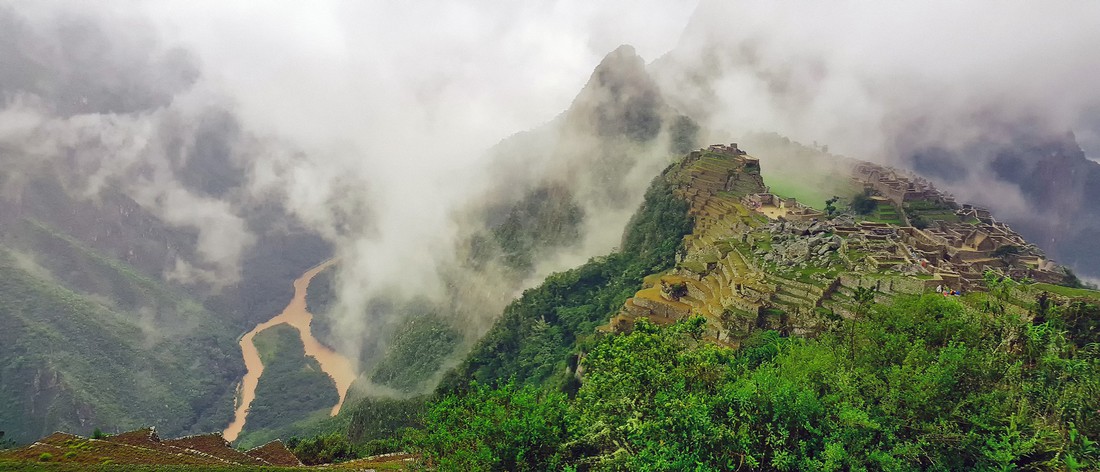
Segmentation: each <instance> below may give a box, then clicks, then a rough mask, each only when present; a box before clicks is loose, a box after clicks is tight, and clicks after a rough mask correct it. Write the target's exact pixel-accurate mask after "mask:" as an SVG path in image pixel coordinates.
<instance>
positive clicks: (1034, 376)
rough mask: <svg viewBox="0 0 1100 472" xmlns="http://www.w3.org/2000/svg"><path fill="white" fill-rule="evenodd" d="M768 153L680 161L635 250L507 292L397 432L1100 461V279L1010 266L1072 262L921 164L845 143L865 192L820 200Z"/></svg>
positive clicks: (746, 461)
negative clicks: (782, 182)
mask: <svg viewBox="0 0 1100 472" xmlns="http://www.w3.org/2000/svg"><path fill="white" fill-rule="evenodd" d="M765 160H767V157H766V156H761V159H759V160H758V159H756V158H754V157H752V156H750V155H747V154H744V153H743V152H742V151H740V150H739V148H738V147H736V146H725V145H716V146H710V147H708V148H706V149H701V150H698V151H693V152H692V153H690V154H689V155H688V156H685V157H684V158H683V159H682V160H681V161H680V162H678V163H675V164H673V165H671V166H670V167H669V168H667V169H666V170H665V171H664V172H663V173H662V174H661V176H659V177H658V178H657V179H656V180H654V182H653V184H652V186H651V187H650V190H649V191H648V192H647V194H646V199H645V202H644V203H643V205H642V207H641V208H640V209H639V211H638V212H637V213H636V214H635V216H634V218H633V219H632V220H631V224H630V225H629V226H628V228H627V230H626V233H625V235H624V238H623V243H622V250H621V251H618V252H614V253H611V254H609V255H607V256H603V257H598V258H594V259H592V260H590V261H589V262H588V263H586V264H584V265H582V266H580V267H577V268H575V269H572V270H569V271H565V272H561V273H557V274H553V275H551V276H550V277H549V278H547V279H546V280H545V281H544V282H543V284H542V285H540V286H538V287H536V288H533V289H530V290H527V291H525V292H524V293H523V295H522V296H521V297H520V298H518V299H517V300H515V301H513V302H512V303H511V304H510V305H509V306H508V307H507V308H506V309H505V310H504V314H503V315H502V317H501V318H500V320H499V321H498V322H497V323H496V324H495V325H494V327H493V329H491V330H490V331H489V332H488V333H487V334H486V336H485V337H484V338H483V339H482V340H481V341H480V342H479V343H478V344H477V345H476V346H475V348H474V350H473V352H472V353H471V354H470V355H469V356H468V357H467V358H466V360H465V361H464V362H463V363H462V364H461V365H460V366H459V368H458V369H457V370H455V371H454V372H452V373H451V374H449V376H448V377H447V378H446V379H445V381H444V382H443V384H442V385H441V387H440V389H439V391H438V396H436V397H435V398H431V399H427V400H417V401H420V402H423V401H427V403H428V405H427V406H426V413H425V414H424V417H423V418H424V419H423V423H422V424H420V425H417V426H416V427H417V428H418V430H419V431H417V432H414V433H409V434H406V435H403V436H401V435H398V437H399V438H402V439H399V444H401V445H400V446H398V447H401V448H404V449H405V450H408V449H413V450H417V451H420V452H421V453H422V454H423V455H424V460H425V461H426V463H428V464H432V465H434V466H437V467H441V468H493V467H498V468H502V469H506V470H524V469H530V470H539V469H545V468H558V467H563V466H566V465H568V466H572V467H577V468H580V469H588V470H604V469H626V470H632V469H638V468H655V469H661V470H680V469H682V468H684V467H694V468H703V469H707V470H723V469H729V468H736V467H738V464H740V465H741V466H742V467H748V468H751V469H761V470H782V469H785V468H787V467H793V468H799V469H810V468H829V467H841V468H844V467H887V465H886V464H890V465H889V466H888V467H899V468H905V467H913V468H923V467H927V466H929V465H930V464H932V463H935V464H941V465H942V466H943V467H945V468H946V469H949V470H964V469H974V468H983V467H988V466H992V465H995V464H1000V465H1002V466H1005V467H1010V468H1020V467H1035V468H1040V469H1052V470H1057V469H1063V468H1073V467H1083V468H1086V469H1087V468H1089V467H1090V465H1091V466H1095V464H1096V463H1097V462H1096V461H1098V460H1100V456H1098V455H1097V451H1096V449H1095V448H1094V447H1093V446H1092V442H1091V439H1088V440H1084V441H1082V440H1081V439H1080V438H1093V437H1096V436H1097V435H1098V434H1100V417H1098V416H1097V413H1096V412H1097V411H1098V410H1097V406H1100V404H1098V403H1097V398H1100V397H1097V396H1096V395H1095V393H1096V392H1097V390H1096V389H1097V388H1098V387H1100V363H1097V358H1096V355H1095V352H1094V350H1091V348H1089V347H1087V346H1090V345H1092V344H1091V343H1095V342H1096V341H1097V340H1100V337H1098V335H1100V331H1097V328H1098V327H1100V324H1098V323H1097V320H1098V319H1100V318H1098V316H1100V292H1097V291H1091V290H1080V289H1070V288H1067V287H1064V286H1059V285H1055V284H1051V283H1039V282H1026V283H1020V282H1016V281H1015V279H1012V278H1008V277H1004V275H1003V274H1010V275H1012V276H1013V277H1016V278H1017V279H1018V280H1026V279H1028V278H1032V279H1035V278H1044V279H1046V280H1049V281H1050V282H1056V283H1057V282H1067V281H1069V280H1068V278H1067V274H1066V273H1065V272H1063V271H1061V270H1060V269H1059V268H1058V267H1056V266H1053V265H1050V264H1049V263H1045V262H1044V260H1043V258H1042V252H1041V251H1040V250H1039V249H1038V248H1037V247H1035V246H1034V245H1031V244H1028V243H1027V242H1026V241H1023V240H1022V238H1020V236H1019V235H1018V234H1016V233H1015V232H1014V231H1012V230H1011V229H1010V228H1008V227H1007V226H1005V225H1004V224H1003V223H1000V222H998V221H997V220H995V219H993V218H992V216H991V215H990V214H989V213H988V212H986V211H984V210H981V209H978V208H975V207H973V206H970V205H966V204H958V203H956V202H954V201H953V200H951V199H950V197H949V196H948V195H946V194H943V193H942V192H939V191H937V190H935V188H934V187H932V186H931V185H929V184H928V182H927V181H924V180H920V179H919V178H917V177H915V176H911V175H906V174H905V173H904V172H902V171H899V170H896V169H889V168H885V167H882V166H878V165H874V164H871V163H866V162H858V161H845V162H844V163H843V164H845V165H842V166H840V167H841V168H844V169H846V172H847V174H846V175H834V176H833V178H834V179H844V178H847V179H850V181H852V182H853V183H854V184H857V185H858V187H859V188H866V189H867V193H866V194H864V193H861V194H859V195H864V196H866V197H868V200H867V201H869V202H871V203H872V204H873V206H872V207H871V208H870V209H868V210H866V211H863V210H860V206H861V204H860V203H859V201H860V200H859V199H857V198H850V199H845V201H834V202H832V203H830V206H833V205H837V207H834V208H831V209H829V210H824V211H819V210H815V209H813V208H811V207H807V206H805V205H802V204H801V203H799V202H797V201H795V200H792V199H789V198H784V197H783V196H782V195H774V194H770V193H764V192H765V191H766V190H767V185H766V183H767V174H766V173H765V174H762V173H761V171H760V168H761V162H762V161H765ZM913 220H921V221H923V222H924V223H922V224H921V226H923V228H918V227H916V226H911V225H909V224H906V223H905V221H913ZM990 233H994V234H990ZM955 238H957V239H955ZM1001 248H1012V249H1001ZM931 256H935V257H931ZM1028 284H1030V285H1028ZM941 291H943V292H945V293H946V294H945V293H940V292H941ZM1024 332H1026V333H1031V334H1028V336H1035V337H1030V338H1028V339H1031V341H1025V340H1024V339H1021V338H1020V337H1019V336H1020V333H1024ZM1039 333H1049V334H1042V335H1040V334H1039ZM1025 345H1027V346H1032V347H1030V348H1028V347H1024V346H1025ZM1041 346H1045V347H1041ZM1029 349H1041V350H1042V352H1044V353H1045V354H1042V355H1040V354H1039V353H1038V351H1029ZM1029 352H1031V354H1028V353H1029ZM1070 365H1073V366H1077V367H1080V368H1081V369H1082V370H1081V371H1080V372H1081V376H1080V377H1077V376H1075V375H1071V374H1069V372H1070V371H1071V370H1072V369H1076V368H1077V367H1069V366H1070ZM1067 369H1069V370H1067ZM993 399H996V400H993ZM386 417H387V413H386V412H375V413H374V414H373V415H372V416H371V417H370V418H371V419H370V421H372V422H378V421H380V418H386ZM359 421H366V420H365V419H361V420H359ZM472 425H477V426H472ZM1022 425H1026V426H1022ZM1021 426H1022V428H1021ZM990 437H998V438H1002V441H1004V443H1002V444H1011V446H1009V447H1010V448H1011V449H1005V448H1003V447H1001V446H990V445H989V443H988V442H987V441H986V440H985V439H979V438H990ZM1039 437H1045V438H1050V440H1051V441H1052V442H1049V443H1043V442H1041V441H1038V440H1037V439H1038V438H1039ZM918 445H919V446H918ZM840 451H843V452H840Z"/></svg>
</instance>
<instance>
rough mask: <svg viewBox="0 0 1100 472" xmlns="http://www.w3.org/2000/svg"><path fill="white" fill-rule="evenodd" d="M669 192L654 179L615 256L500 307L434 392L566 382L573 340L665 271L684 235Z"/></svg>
mask: <svg viewBox="0 0 1100 472" xmlns="http://www.w3.org/2000/svg"><path fill="white" fill-rule="evenodd" d="M672 190H673V189H672V186H671V185H670V184H668V183H667V182H666V181H665V180H664V178H663V177H659V178H658V179H657V180H655V181H654V183H653V184H652V185H651V186H650V188H649V190H648V191H647V192H646V196H645V201H644V202H643V203H642V207H641V209H639V211H638V212H637V213H636V214H635V216H634V218H633V219H632V220H631V222H630V224H629V226H628V227H627V231H626V233H625V234H624V236H623V244H622V250H621V251H620V252H616V253H613V254H611V255H608V256H606V257H600V258H595V259H592V260H590V261H589V262H588V263H586V264H584V265H582V266H580V267H578V268H576V269H572V270H569V271H566V272H561V273H557V274H553V275H551V276H550V277H548V278H547V279H546V281H545V282H543V284H542V285H540V286H539V287H536V288H533V289H529V290H527V291H525V292H524V293H523V296H522V297H520V298H519V299H518V300H516V301H515V302H513V303H512V304H510V305H509V306H508V307H507V308H505V310H504V314H503V315H502V316H501V318H500V319H499V320H498V321H497V322H496V324H495V325H494V326H493V328H492V329H491V330H490V331H489V332H488V333H487V334H486V335H485V337H484V338H482V339H481V341H480V342H479V343H478V344H477V345H476V346H475V347H474V349H473V352H472V353H471V354H470V356H469V357H468V358H467V359H466V361H465V362H464V364H462V365H461V366H459V368H458V369H457V370H456V371H453V372H451V373H450V374H448V376H447V377H445V378H444V381H443V383H442V384H441V386H440V389H439V390H440V391H444V392H445V391H451V390H457V389H463V388H465V386H466V382H467V381H468V380H471V379H472V380H477V381H479V382H481V383H483V384H488V385H495V384H497V383H500V382H502V381H507V380H508V379H510V378H516V379H519V380H520V381H522V382H526V383H532V384H540V383H546V382H550V383H556V384H568V383H570V382H573V380H571V379H572V377H571V376H570V374H569V373H568V372H567V369H568V367H569V366H570V360H571V358H573V353H574V351H575V350H576V349H575V348H576V346H577V344H578V342H579V341H580V340H581V339H582V338H584V337H587V336H590V335H591V334H592V332H593V331H594V329H595V327H596V326H599V325H601V324H603V323H606V322H607V319H608V318H609V316H610V315H611V314H613V313H614V312H615V311H617V310H618V309H619V308H620V307H621V306H622V304H623V302H624V301H625V300H626V299H627V298H629V297H631V296H632V295H634V293H635V292H636V291H637V290H638V289H639V288H640V287H641V283H642V278H643V277H644V276H646V275H648V274H651V273H654V272H659V271H662V270H665V269H668V268H669V267H671V266H672V264H673V263H674V262H675V255H676V251H677V249H678V248H679V247H680V243H681V240H682V238H683V235H684V234H686V233H688V232H689V231H691V225H692V221H691V218H690V217H689V216H688V215H687V204H686V203H684V202H683V201H682V200H680V199H678V198H676V197H675V196H674V195H673V193H672Z"/></svg>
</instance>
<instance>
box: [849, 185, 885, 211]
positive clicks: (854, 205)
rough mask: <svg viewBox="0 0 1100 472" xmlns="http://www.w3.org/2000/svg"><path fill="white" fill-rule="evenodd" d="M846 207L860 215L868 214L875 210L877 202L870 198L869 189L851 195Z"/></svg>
mask: <svg viewBox="0 0 1100 472" xmlns="http://www.w3.org/2000/svg"><path fill="white" fill-rule="evenodd" d="M848 207H849V208H851V209H852V211H854V212H856V213H858V214H860V215H869V214H871V212H873V211H875V208H878V202H876V201H875V199H873V198H871V191H870V190H864V191H863V192H860V193H857V194H856V195H855V196H854V197H852V202H851V203H850V204H848Z"/></svg>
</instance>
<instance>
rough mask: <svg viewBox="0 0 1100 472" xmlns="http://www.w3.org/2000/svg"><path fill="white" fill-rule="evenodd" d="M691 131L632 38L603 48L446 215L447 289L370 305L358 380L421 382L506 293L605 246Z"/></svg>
mask: <svg viewBox="0 0 1100 472" xmlns="http://www.w3.org/2000/svg"><path fill="white" fill-rule="evenodd" d="M697 131H698V126H697V125H696V124H695V123H694V122H692V121H691V120H690V119H688V118H686V117H685V116H683V115H681V114H679V113H677V112H676V111H675V110H674V109H672V108H671V107H669V106H668V105H667V104H666V103H665V101H664V99H663V97H662V95H661V93H660V90H659V89H658V88H657V86H656V84H655V83H654V82H653V80H652V79H651V78H650V77H649V75H648V73H647V72H646V66H645V61H644V60H643V59H642V58H641V57H639V56H638V55H637V53H636V52H635V51H634V49H633V48H632V47H630V46H621V47H619V48H617V49H616V50H614V51H612V52H611V53H609V54H608V55H607V56H606V57H605V58H604V59H603V60H602V61H601V62H600V63H599V64H598V65H597V66H596V67H595V69H594V70H593V72H592V75H591V76H590V78H589V80H588V82H587V83H586V85H585V86H584V88H583V89H582V90H581V91H580V92H579V93H578V94H577V96H576V98H575V99H574V100H573V102H572V103H571V105H570V107H569V108H568V109H567V110H566V111H564V112H563V113H561V114H560V115H559V116H557V117H556V118H555V119H553V120H551V121H550V122H547V123H545V124H543V125H541V126H539V127H537V128H535V129H532V130H530V131H526V132H523V133H519V134H516V135H514V136H511V137H509V138H507V139H505V140H503V141H501V142H500V143H499V144H498V145H496V146H494V147H493V148H492V149H490V150H489V151H488V156H489V157H488V158H489V159H490V161H491V162H492V165H490V166H489V167H488V175H486V176H485V177H486V179H488V181H489V183H488V184H487V186H486V189H485V190H484V191H483V192H482V193H481V194H479V195H477V196H476V197H475V198H473V199H471V201H472V202H473V203H470V204H467V205H464V206H461V207H459V209H458V210H457V211H456V212H455V215H454V220H455V221H456V222H457V224H458V225H459V234H460V237H459V238H458V241H457V244H456V247H455V248H454V252H455V254H456V256H457V257H456V258H455V259H456V261H455V262H454V263H453V264H449V265H446V266H444V267H443V268H441V269H440V277H441V279H442V280H443V286H444V287H445V288H444V291H445V293H444V294H443V295H442V296H437V297H432V298H431V299H429V298H428V297H424V296H419V295H414V296H411V297H404V298H402V297H398V296H394V295H389V296H381V297H377V299H375V300H372V301H371V302H370V303H369V304H368V307H367V309H366V313H363V314H362V317H363V319H365V320H368V321H367V323H368V324H369V325H370V326H371V332H372V334H371V335H370V338H369V340H367V341H365V342H364V343H363V348H362V350H361V353H360V354H359V360H360V363H361V365H362V366H365V367H364V368H365V371H364V374H365V376H364V381H363V382H361V383H360V385H359V386H358V388H360V389H369V388H371V387H372V386H371V385H366V384H367V383H370V384H373V386H382V387H384V388H396V389H398V390H399V391H401V392H404V393H406V394H409V393H424V392H428V391H431V390H432V388H433V387H434V386H435V385H436V384H437V383H438V381H439V378H440V377H441V376H442V374H443V372H444V371H446V370H447V369H449V368H451V367H453V364H454V363H455V362H456V358H458V357H461V355H462V353H464V352H465V350H467V349H469V347H470V346H471V345H472V344H473V343H474V342H476V341H477V340H478V338H479V337H480V336H481V335H482V334H484V332H485V330H487V329H488V327H489V326H490V324H491V323H492V321H493V320H494V319H495V318H496V317H497V316H498V315H499V313H500V310H502V309H503V308H504V305H505V304H506V303H507V301H508V299H509V298H510V297H511V296H512V294H514V293H516V292H518V291H520V290H522V289H524V288H526V287H528V286H530V285H532V284H534V283H537V281H538V280H539V279H541V277H543V276H544V275H545V274H547V273H548V272H550V271H552V270H560V269H563V268H565V267H568V265H569V264H572V262H571V261H572V260H583V259H586V258H587V257H589V256H590V255H591V254H598V253H600V252H603V251H606V250H607V249H610V248H611V247H613V246H615V245H616V244H617V243H618V242H619V241H618V236H619V235H618V231H619V230H618V228H621V227H622V226H623V225H625V224H626V222H627V219H628V218H629V217H630V215H631V213H632V211H633V209H634V206H635V205H636V204H637V203H638V202H640V201H641V199H642V196H643V193H644V191H645V186H646V182H648V181H649V179H650V178H651V177H652V175H653V173H655V172H657V171H659V169H660V168H661V167H663V166H665V165H667V164H668V162H671V161H672V160H673V159H674V158H675V156H676V155H677V154H679V153H681V152H683V151H684V150H685V149H690V148H691V147H692V146H694V145H695V140H696V133H697ZM319 282H320V286H321V287H325V286H329V287H330V288H328V289H326V288H320V289H319V291H318V293H317V294H315V295H311V296H312V297H313V301H312V302H311V303H313V304H315V305H317V306H319V308H318V309H317V310H316V311H315V313H318V314H319V316H318V319H317V322H316V323H317V325H318V329H317V330H316V331H317V332H318V334H319V336H321V338H322V339H327V340H328V342H330V343H332V344H334V345H337V344H338V343H339V339H338V336H335V335H334V334H332V332H333V330H332V328H331V325H332V324H333V323H334V320H333V314H332V313H330V312H329V310H327V309H326V307H329V306H331V305H332V300H333V299H334V298H335V297H336V292H335V289H334V288H332V286H331V284H330V283H329V282H327V281H325V280H324V279H320V280H319ZM323 290H328V294H327V295H325V296H322V295H321V294H320V293H321V292H320V291H323ZM411 346H424V347H426V348H427V351H417V350H416V349H411V348H410V347H411Z"/></svg>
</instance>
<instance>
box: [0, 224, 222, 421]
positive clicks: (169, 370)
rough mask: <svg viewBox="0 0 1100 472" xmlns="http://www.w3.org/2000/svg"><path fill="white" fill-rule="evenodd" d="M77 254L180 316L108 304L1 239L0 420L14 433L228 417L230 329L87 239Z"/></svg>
mask: <svg viewBox="0 0 1100 472" xmlns="http://www.w3.org/2000/svg"><path fill="white" fill-rule="evenodd" d="M54 241H61V242H62V243H66V242H65V241H64V240H57V239H55V240H54ZM66 244H67V246H64V245H63V246H59V249H58V250H57V251H56V252H55V253H54V254H53V255H52V256H50V257H53V258H54V260H57V261H60V260H62V258H63V257H67V256H66V254H69V255H72V254H74V252H73V251H75V250H76V246H73V245H71V244H68V243H66ZM65 247H68V248H69V249H64V248H65ZM63 249H64V250H63ZM75 254H84V256H82V257H84V259H83V260H84V261H87V262H88V263H96V264H99V265H98V266H97V267H98V268H97V269H95V270H96V272H94V273H95V274H100V275H102V276H103V280H113V282H112V284H114V285H113V286H114V287H117V291H118V292H119V293H122V292H127V291H129V292H127V293H133V294H138V295H140V296H138V297H136V298H135V299H134V300H136V301H149V300H152V301H154V302H155V303H156V305H154V306H155V307H163V309H164V310H165V313H170V314H172V316H174V320H173V321H167V320H164V319H162V318H158V315H157V312H155V311H153V312H150V311H149V310H148V309H144V308H143V309H141V310H140V311H128V310H125V309H122V308H119V307H116V306H105V305H103V304H102V303H101V302H100V301H99V300H100V298H98V297H93V296H90V295H86V294H84V293H79V292H76V291H73V290H69V289H67V288H64V286H63V285H62V284H61V283H58V281H57V280H53V279H45V278H43V275H41V272H40V271H38V270H34V269H31V268H28V267H27V264H26V263H24V262H20V259H17V257H16V255H15V253H14V252H10V251H8V250H5V249H4V248H3V247H0V273H3V274H4V277H2V278H0V326H3V329H0V345H2V346H4V349H3V351H2V352H0V398H3V399H4V402H5V407H4V408H2V409H0V424H2V425H4V429H5V430H6V431H7V434H8V435H9V437H10V438H12V439H14V440H16V441H30V440H33V439H35V438H38V437H41V436H43V435H45V434H48V433H50V432H52V431H55V430H68V431H73V432H78V433H83V434H88V433H90V432H91V431H90V430H91V425H92V424H94V425H98V426H100V427H102V428H104V429H108V430H127V429H133V428H137V427H140V426H146V425H155V426H156V427H157V428H158V429H159V430H161V431H164V432H165V433H166V434H184V433H189V432H197V431H206V430H212V429H217V428H220V427H222V426H224V425H225V424H226V423H227V422H228V420H229V418H230V417H231V415H232V408H233V393H234V392H233V384H234V382H235V380H236V379H237V378H238V376H239V375H241V373H242V371H243V366H242V362H241V360H240V351H239V349H237V347H236V343H235V341H234V339H233V333H234V331H235V330H234V329H233V328H232V327H231V326H230V325H229V324H228V323H227V322H225V321H224V320H222V319H221V318H220V317H218V316H216V315H214V314H212V313H209V312H207V311H205V310H203V309H202V307H201V306H200V305H198V304H197V303H194V302H191V301H189V300H187V299H185V298H183V297H182V296H180V295H177V294H175V293H174V292H173V291H172V290H169V289H167V288H165V287H163V286H161V285H159V284H158V283H157V282H155V281H152V280H150V279H147V278H143V277H141V276H138V275H136V273H134V272H132V271H130V270H126V269H125V267H124V266H122V265H120V264H119V263H117V262H114V261H110V262H107V260H106V259H105V258H102V256H98V255H96V254H94V253H92V252H91V251H88V250H87V249H84V248H80V251H77V252H75ZM74 258H75V256H74ZM96 261H99V262H96ZM47 265H51V263H47ZM112 274H113V275H112ZM112 290H115V289H112ZM143 303H144V302H143ZM35 379H38V380H37V381H35Z"/></svg>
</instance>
